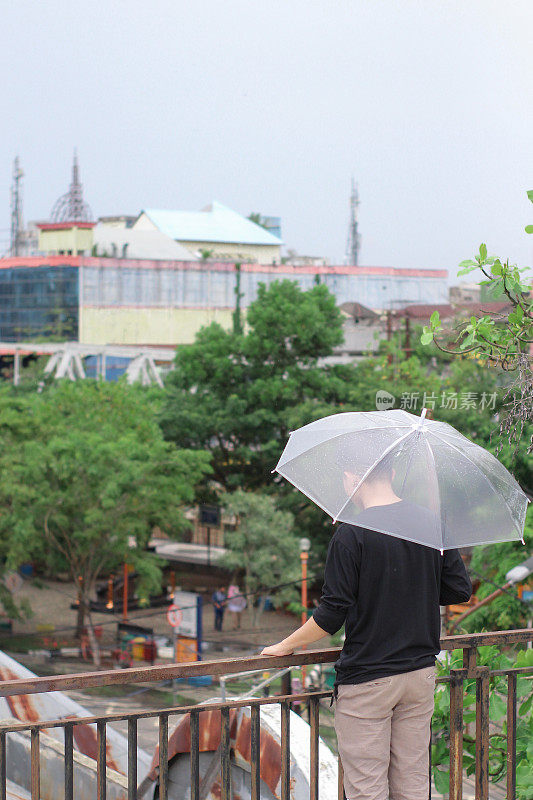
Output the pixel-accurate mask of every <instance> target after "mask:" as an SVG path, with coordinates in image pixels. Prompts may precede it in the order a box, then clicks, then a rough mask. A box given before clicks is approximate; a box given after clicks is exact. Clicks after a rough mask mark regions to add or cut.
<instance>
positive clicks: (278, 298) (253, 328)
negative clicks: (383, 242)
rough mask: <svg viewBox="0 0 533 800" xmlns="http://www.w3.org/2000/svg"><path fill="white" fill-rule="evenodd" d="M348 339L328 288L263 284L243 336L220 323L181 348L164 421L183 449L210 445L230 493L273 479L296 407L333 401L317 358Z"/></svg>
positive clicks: (325, 370)
mask: <svg viewBox="0 0 533 800" xmlns="http://www.w3.org/2000/svg"><path fill="white" fill-rule="evenodd" d="M341 341H342V327H341V318H340V312H339V311H338V309H337V307H336V305H335V298H334V297H333V295H332V294H331V293H330V292H329V291H328V290H327V289H326V287H324V286H315V287H314V288H313V289H311V290H309V291H302V290H301V289H300V288H299V287H298V286H297V285H296V284H295V283H293V282H291V281H282V282H274V283H273V284H271V285H270V286H269V287H268V288H266V287H265V286H263V285H260V287H259V292H258V298H257V300H256V301H255V302H254V303H252V304H251V306H250V307H249V309H248V313H247V319H246V330H245V332H244V333H243V334H239V333H234V332H233V331H226V330H224V329H223V328H222V327H221V326H220V325H218V324H216V323H213V324H212V325H210V326H209V327H206V328H203V329H202V330H201V331H200V332H199V333H198V334H197V337H196V340H195V342H194V344H191V345H187V346H184V347H181V348H179V349H178V351H177V354H176V364H175V366H176V369H175V370H174V371H173V372H172V373H171V374H170V375H169V378H168V382H167V386H168V394H167V400H166V403H165V406H164V409H163V412H162V415H161V424H162V427H163V430H164V432H165V436H166V437H167V439H170V440H172V441H174V442H175V443H176V444H177V445H178V446H180V447H188V448H189V447H190V448H194V449H201V450H207V451H208V452H209V453H211V455H212V465H213V477H214V479H215V480H216V481H217V482H218V483H219V484H220V485H221V486H222V487H223V488H224V489H225V490H226V491H231V490H233V489H236V488H238V487H242V488H249V489H257V488H259V487H261V486H263V485H265V484H266V483H268V482H270V478H269V476H270V472H271V470H272V467H273V466H274V465H275V463H276V461H277V459H278V458H279V455H280V449H279V448H280V443H281V442H284V441H285V440H286V438H287V437H288V434H289V431H290V424H291V418H292V414H291V412H293V411H294V410H295V409H298V408H299V407H301V406H302V405H305V404H306V403H309V402H315V401H317V400H318V401H320V402H329V401H331V402H335V385H331V384H330V382H329V378H330V370H329V369H328V368H321V367H320V366H319V364H318V360H319V358H321V357H323V356H327V355H329V354H330V353H331V352H332V349H333V347H334V346H335V345H337V344H340V342H341Z"/></svg>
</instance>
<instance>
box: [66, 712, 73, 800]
mask: <svg viewBox="0 0 533 800" xmlns="http://www.w3.org/2000/svg"><path fill="white" fill-rule="evenodd" d="M73 797H74V726H73V725H72V723H71V722H67V723H66V725H65V800H73Z"/></svg>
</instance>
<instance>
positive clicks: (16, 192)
mask: <svg viewBox="0 0 533 800" xmlns="http://www.w3.org/2000/svg"><path fill="white" fill-rule="evenodd" d="M23 175H24V172H23V171H22V169H21V167H20V162H19V157H18V156H17V157H16V158H15V160H14V162H13V183H12V184H11V239H10V246H9V254H10V255H11V256H19V255H22V235H23V231H24V224H23V221H22V177H23Z"/></svg>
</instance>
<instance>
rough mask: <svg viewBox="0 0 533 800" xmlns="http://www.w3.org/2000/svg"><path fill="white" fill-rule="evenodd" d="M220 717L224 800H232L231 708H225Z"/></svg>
mask: <svg viewBox="0 0 533 800" xmlns="http://www.w3.org/2000/svg"><path fill="white" fill-rule="evenodd" d="M220 717H221V719H220V723H221V731H220V769H221V780H222V800H232V797H233V792H232V791H231V762H230V736H229V734H230V730H229V708H223V709H222V711H221V712H220Z"/></svg>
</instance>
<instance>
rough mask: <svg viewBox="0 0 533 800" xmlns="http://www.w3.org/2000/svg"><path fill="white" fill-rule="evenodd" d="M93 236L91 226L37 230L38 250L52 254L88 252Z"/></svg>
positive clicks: (74, 254)
mask: <svg viewBox="0 0 533 800" xmlns="http://www.w3.org/2000/svg"><path fill="white" fill-rule="evenodd" d="M93 241H94V236H93V229H92V228H76V227H73V228H66V229H64V230H46V229H44V230H39V245H38V246H39V250H40V251H41V252H43V253H49V254H53V255H59V254H60V253H62V254H68V253H71V254H72V255H73V256H76V255H78V253H90V252H91V249H92V246H93Z"/></svg>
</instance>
